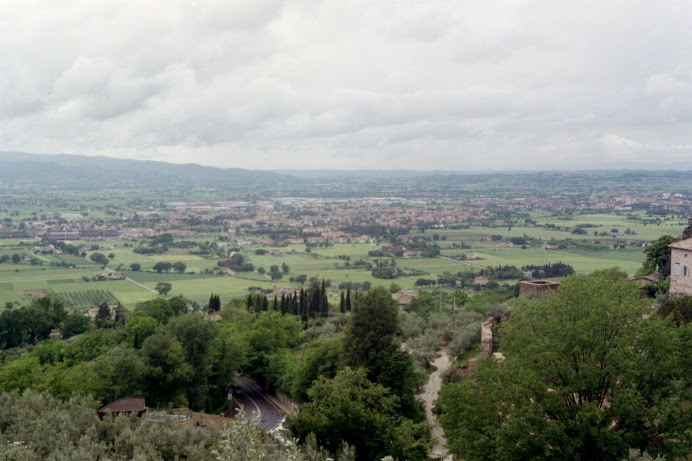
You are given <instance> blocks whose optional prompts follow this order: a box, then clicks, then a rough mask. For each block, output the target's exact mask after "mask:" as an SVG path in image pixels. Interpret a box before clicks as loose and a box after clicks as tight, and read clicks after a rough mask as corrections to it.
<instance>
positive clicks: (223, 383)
mask: <svg viewBox="0 0 692 461" xmlns="http://www.w3.org/2000/svg"><path fill="white" fill-rule="evenodd" d="M210 351H211V358H210V374H209V380H208V383H209V398H210V408H216V409H220V408H222V407H224V406H227V405H228V401H227V400H226V395H227V393H226V389H227V388H228V386H229V385H231V384H233V383H234V382H235V379H236V372H237V371H239V370H241V369H242V368H243V367H245V366H246V365H247V356H248V344H247V341H246V339H245V337H244V336H243V335H242V334H239V332H237V331H236V330H235V329H234V328H233V326H232V325H230V324H229V323H227V322H220V323H218V324H216V335H215V336H214V339H213V341H212V344H211V346H210Z"/></svg>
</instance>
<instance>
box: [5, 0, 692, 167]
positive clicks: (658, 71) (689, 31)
mask: <svg viewBox="0 0 692 461" xmlns="http://www.w3.org/2000/svg"><path fill="white" fill-rule="evenodd" d="M690 18H692V2H688V1H637V0H622V1H608V0H598V1H586V0H582V1H562V0H560V1H555V0H545V1H528V0H527V1H524V0H508V1H494V0H479V1H462V0H457V1H445V0H425V1H407V0H376V1H373V0H366V1H360V0H342V1H330V0H326V1H322V0H290V1H280V0H218V1H217V0H186V1H178V0H2V1H0V30H2V39H0V150H5V151H8V150H12V151H23V152H32V153H50V154H55V153H70V154H85V155H108V156H112V157H119V158H136V159H150V160H163V161H170V162H175V163H182V162H194V163H201V164H205V165H213V166H221V167H242V168H256V169H277V168H301V169H306V168H339V169H371V168H385V169H393V168H405V169H414V170H415V169H452V170H487V169H490V168H492V169H494V170H505V169H530V170H536V169H592V168H614V167H622V166H625V167H630V168H633V167H638V166H641V167H652V166H655V165H660V166H661V167H681V166H682V167H687V168H690V169H692V56H691V53H692V27H691V23H690V21H691V20H690Z"/></svg>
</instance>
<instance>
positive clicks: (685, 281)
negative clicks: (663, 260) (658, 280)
mask: <svg viewBox="0 0 692 461" xmlns="http://www.w3.org/2000/svg"><path fill="white" fill-rule="evenodd" d="M668 247H669V248H670V293H671V294H676V293H677V294H685V295H692V277H691V276H690V267H692V239H687V240H681V241H679V242H675V243H671V244H670V245H668Z"/></svg>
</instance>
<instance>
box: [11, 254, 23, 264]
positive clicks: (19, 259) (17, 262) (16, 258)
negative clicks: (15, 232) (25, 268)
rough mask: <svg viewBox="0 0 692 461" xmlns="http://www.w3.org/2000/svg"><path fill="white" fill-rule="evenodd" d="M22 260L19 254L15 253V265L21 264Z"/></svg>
mask: <svg viewBox="0 0 692 461" xmlns="http://www.w3.org/2000/svg"><path fill="white" fill-rule="evenodd" d="M21 260H22V257H21V256H19V254H17V253H15V254H13V255H12V262H13V263H15V264H19V261H21Z"/></svg>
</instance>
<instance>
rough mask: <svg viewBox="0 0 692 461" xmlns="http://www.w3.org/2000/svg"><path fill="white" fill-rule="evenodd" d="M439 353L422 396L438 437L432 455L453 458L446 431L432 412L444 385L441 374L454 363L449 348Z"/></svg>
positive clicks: (433, 431) (433, 432) (427, 415)
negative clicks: (449, 450) (448, 450)
mask: <svg viewBox="0 0 692 461" xmlns="http://www.w3.org/2000/svg"><path fill="white" fill-rule="evenodd" d="M438 353H439V357H438V358H436V359H435V361H434V362H433V363H432V366H433V367H434V368H435V371H433V372H432V373H431V374H430V379H428V382H427V383H426V384H425V388H424V390H423V394H422V395H421V397H422V399H423V402H425V416H426V418H427V420H428V422H429V423H430V424H431V425H432V426H433V430H432V434H433V437H435V438H436V439H437V444H436V445H435V446H434V447H433V449H432V455H433V457H435V458H440V459H445V460H451V459H452V458H451V456H447V440H446V439H445V437H444V432H443V431H442V427H440V425H439V424H437V417H436V416H435V415H434V414H433V412H432V409H433V404H434V403H435V400H436V399H437V395H438V393H439V392H440V387H441V386H442V379H441V377H440V374H442V372H443V371H445V370H446V369H447V368H448V367H449V365H451V363H452V361H451V360H450V358H449V355H447V349H442V350H440V351H439V352H438Z"/></svg>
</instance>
